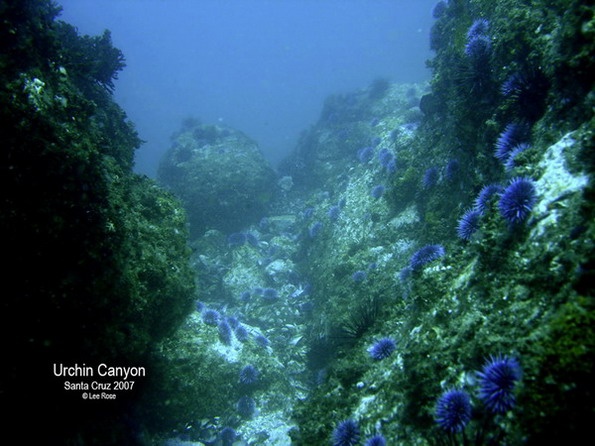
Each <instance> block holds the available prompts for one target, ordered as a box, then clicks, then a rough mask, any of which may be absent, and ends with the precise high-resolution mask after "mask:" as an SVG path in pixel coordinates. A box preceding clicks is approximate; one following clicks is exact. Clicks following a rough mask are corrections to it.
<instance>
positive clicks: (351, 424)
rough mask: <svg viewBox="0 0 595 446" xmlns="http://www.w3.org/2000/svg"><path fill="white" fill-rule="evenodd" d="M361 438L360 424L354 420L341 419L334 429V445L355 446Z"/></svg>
mask: <svg viewBox="0 0 595 446" xmlns="http://www.w3.org/2000/svg"><path fill="white" fill-rule="evenodd" d="M359 439H360V431H359V426H358V425H357V423H356V422H355V421H353V420H344V421H341V422H340V423H339V424H337V427H335V430H333V446H355V445H356V444H358V443H359Z"/></svg>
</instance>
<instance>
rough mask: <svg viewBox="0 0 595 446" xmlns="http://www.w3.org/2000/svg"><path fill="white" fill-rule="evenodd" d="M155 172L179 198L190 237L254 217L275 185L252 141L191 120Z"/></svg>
mask: <svg viewBox="0 0 595 446" xmlns="http://www.w3.org/2000/svg"><path fill="white" fill-rule="evenodd" d="M158 176H159V180H160V181H161V182H162V183H163V184H165V185H166V186H168V187H169V188H170V189H171V190H172V192H173V193H174V194H176V195H177V196H178V197H180V199H181V200H182V201H183V203H184V205H185V207H186V210H187V213H188V219H189V221H190V231H191V236H194V237H196V236H200V235H202V234H203V233H204V232H205V231H206V230H208V229H219V230H221V231H224V232H232V231H235V230H238V229H240V228H241V227H243V226H245V225H246V224H249V223H252V222H255V221H257V219H260V218H261V217H262V216H263V215H264V212H265V211H266V208H267V205H268V203H269V201H270V199H271V197H272V195H273V191H274V190H275V187H276V185H275V174H274V172H273V170H272V169H271V167H270V166H269V164H268V163H267V161H266V160H265V159H264V157H263V156H262V154H261V152H260V150H259V148H258V145H257V144H256V142H254V141H253V140H251V139H250V138H248V137H247V136H246V135H244V134H243V133H242V132H239V131H237V130H233V129H230V128H227V127H221V126H215V125H201V124H198V123H195V122H186V123H185V124H184V126H183V129H182V131H181V132H180V133H179V134H178V135H176V137H175V140H174V142H173V145H172V147H171V148H170V149H169V150H168V151H167V153H166V154H165V156H164V158H163V160H162V162H161V164H160V166H159V171H158Z"/></svg>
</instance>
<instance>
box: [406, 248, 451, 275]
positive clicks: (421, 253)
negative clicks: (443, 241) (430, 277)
mask: <svg viewBox="0 0 595 446" xmlns="http://www.w3.org/2000/svg"><path fill="white" fill-rule="evenodd" d="M444 254H445V251H444V247H443V246H442V245H426V246H424V247H423V248H420V249H418V250H417V251H415V252H414V253H413V255H412V256H411V259H410V260H409V266H410V268H411V270H412V271H419V270H420V269H422V268H423V267H424V266H425V265H426V264H428V263H430V262H432V261H434V260H436V259H439V258H440V257H442V256H443V255H444Z"/></svg>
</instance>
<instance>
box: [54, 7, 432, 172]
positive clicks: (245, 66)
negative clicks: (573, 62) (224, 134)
mask: <svg viewBox="0 0 595 446" xmlns="http://www.w3.org/2000/svg"><path fill="white" fill-rule="evenodd" d="M436 2H437V0H416V1H411V0H368V1H364V0H59V1H58V3H59V4H60V5H62V7H63V12H62V15H61V19H62V20H65V21H67V22H69V23H71V24H73V25H74V26H76V27H78V29H79V31H80V32H81V33H82V34H90V35H96V34H100V33H102V32H103V30H104V29H110V30H111V31H112V39H113V42H114V45H115V46H116V47H118V48H120V49H121V50H122V51H123V52H124V55H125V56H126V64H127V67H126V68H125V69H124V71H123V72H121V73H120V78H119V80H118V81H117V82H116V91H115V97H116V100H117V102H118V103H119V104H120V105H121V106H122V107H123V108H124V109H125V110H126V112H127V114H128V116H129V118H130V119H131V120H132V121H133V122H134V123H135V124H136V128H137V130H138V131H139V134H140V136H141V138H142V139H143V140H145V141H146V143H145V144H144V145H143V146H142V147H141V149H139V151H138V152H137V154H136V170H137V171H138V172H140V173H145V174H147V175H149V176H155V172H156V169H157V165H158V162H159V159H160V158H161V156H162V154H163V153H164V152H165V150H167V148H168V147H169V137H170V135H171V134H172V133H173V132H174V131H176V130H178V129H179V127H180V124H181V121H182V120H183V119H184V118H187V117H190V116H193V117H196V118H199V119H200V120H201V121H202V122H204V123H218V122H221V123H224V124H227V125H230V126H232V127H234V128H237V129H239V130H241V131H243V132H245V133H246V134H247V135H248V136H250V137H252V138H253V139H255V140H256V141H258V143H259V144H260V147H261V149H262V151H263V153H264V154H265V156H266V157H267V158H268V159H269V160H270V161H271V163H272V164H273V165H276V163H277V162H278V161H279V160H280V159H282V158H283V156H285V154H287V153H288V152H289V151H290V150H291V149H292V148H293V147H294V145H295V142H296V141H297V139H298V137H299V134H300V132H301V131H302V130H304V129H306V128H307V127H309V126H310V125H311V124H313V123H314V122H315V121H316V120H317V118H318V115H319V113H320V110H321V108H322V104H323V101H324V99H325V98H326V97H327V96H328V95H330V94H333V93H345V92H349V91H354V90H357V89H360V88H364V87H366V86H368V85H369V84H370V83H371V82H372V81H373V80H374V79H376V78H378V77H384V78H387V79H390V80H392V81H397V82H415V81H422V80H425V79H428V78H429V71H428V70H427V69H426V68H425V61H426V60H427V59H428V58H429V57H430V51H429V31H430V26H431V24H432V21H433V19H432V8H433V6H434V5H435V4H436Z"/></svg>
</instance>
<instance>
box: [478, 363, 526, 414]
mask: <svg viewBox="0 0 595 446" xmlns="http://www.w3.org/2000/svg"><path fill="white" fill-rule="evenodd" d="M477 376H478V378H479V398H480V399H481V400H482V401H483V403H484V405H485V406H486V407H487V408H488V410H490V411H491V412H493V413H505V412H508V411H509V410H510V409H512V408H513V407H514V405H515V402H516V400H515V396H514V389H515V387H516V384H517V382H518V381H519V380H520V379H521V366H520V365H519V363H518V361H517V360H516V359H515V358H511V357H508V356H502V355H497V356H495V357H490V359H489V360H488V361H487V362H486V363H485V365H484V366H483V369H482V370H481V372H478V373H477Z"/></svg>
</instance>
